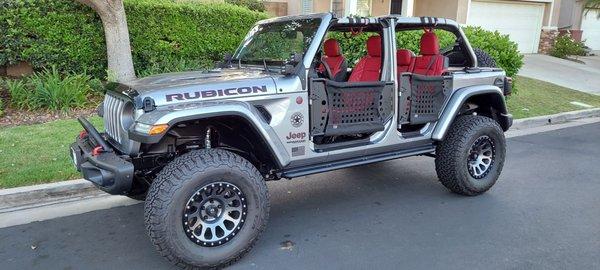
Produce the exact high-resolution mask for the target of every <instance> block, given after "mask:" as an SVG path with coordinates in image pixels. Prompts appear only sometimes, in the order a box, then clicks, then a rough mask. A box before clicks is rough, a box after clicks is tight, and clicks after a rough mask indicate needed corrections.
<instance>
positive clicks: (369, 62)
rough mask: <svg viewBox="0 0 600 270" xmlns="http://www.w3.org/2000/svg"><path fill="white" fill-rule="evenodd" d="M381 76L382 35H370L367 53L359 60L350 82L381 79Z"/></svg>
mask: <svg viewBox="0 0 600 270" xmlns="http://www.w3.org/2000/svg"><path fill="white" fill-rule="evenodd" d="M380 76H381V37H380V36H370V37H369V39H367V55H366V56H365V57H363V58H361V59H360V61H358V63H357V64H356V66H355V67H354V69H353V70H352V74H350V79H348V81H349V82H368V81H379V77H380Z"/></svg>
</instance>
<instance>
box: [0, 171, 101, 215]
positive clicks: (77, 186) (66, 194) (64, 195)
mask: <svg viewBox="0 0 600 270" xmlns="http://www.w3.org/2000/svg"><path fill="white" fill-rule="evenodd" d="M101 195H103V192H102V191H100V190H99V189H97V188H96V187H95V186H94V185H93V184H92V183H90V182H89V181H86V180H83V179H79V180H69V181H62V182H57V183H51V184H42V185H34V186H26V187H18V188H10V189H1V190H0V213H3V212H7V211H14V210H18V209H25V208H29V207H32V206H34V205H35V206H39V205H47V204H52V203H55V202H58V201H65V200H73V199H78V198H85V197H93V196H101Z"/></svg>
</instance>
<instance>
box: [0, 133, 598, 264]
mask: <svg viewBox="0 0 600 270" xmlns="http://www.w3.org/2000/svg"><path fill="white" fill-rule="evenodd" d="M269 189H270V194H271V217H270V221H269V225H268V227H267V230H266V231H265V233H264V235H263V237H262V238H261V240H260V241H259V242H258V243H257V245H256V246H255V248H254V249H253V251H252V252H250V253H249V254H248V255H247V256H246V257H244V258H243V259H242V260H241V261H239V262H238V263H236V264H235V265H234V266H233V267H231V268H232V269H324V268H326V269H600V256H599V255H600V123H596V124H589V125H583V126H578V127H572V128H566V129H560V130H554V131H550V132H545V133H539V134H535V135H528V136H522V137H514V138H510V139H508V156H507V162H506V165H505V167H504V171H503V172H502V176H501V177H500V180H499V181H498V183H497V184H496V185H495V186H494V187H493V188H492V189H491V190H490V191H489V192H488V193H486V194H484V195H481V196H478V197H462V196H458V195H454V194H452V193H450V192H448V191H447V190H446V189H445V188H444V187H443V186H442V185H441V184H439V183H438V182H437V178H436V175H435V170H434V164H433V159H432V158H428V157H413V158H407V159H402V160H395V161H389V162H383V163H379V164H372V165H367V166H362V167H356V168H350V169H345V170H340V171H335V172H330V173H324V174H320V175H315V176H310V177H302V178H298V179H294V180H291V181H286V180H282V181H278V182H270V183H269ZM0 269H174V267H172V266H171V265H170V264H169V263H168V262H167V261H166V260H164V259H163V258H162V257H160V255H159V254H158V253H157V252H156V251H155V249H154V247H153V246H152V245H151V243H150V241H149V240H148V238H147V237H146V232H145V229H144V224H143V205H142V204H136V205H132V206H126V207H118V208H112V209H107V210H100V211H94V212H89V213H85V214H80V215H75V216H68V217H62V218H56V219H52V220H47V221H42V222H35V223H31V224H27V225H19V226H13V227H8V228H3V229H0Z"/></svg>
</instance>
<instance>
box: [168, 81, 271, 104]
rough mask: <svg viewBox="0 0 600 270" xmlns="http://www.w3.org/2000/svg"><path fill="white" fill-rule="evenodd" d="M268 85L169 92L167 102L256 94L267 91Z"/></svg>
mask: <svg viewBox="0 0 600 270" xmlns="http://www.w3.org/2000/svg"><path fill="white" fill-rule="evenodd" d="M266 92H267V86H266V85H262V86H252V87H250V86H246V87H237V88H235V87H234V88H225V89H217V90H202V91H195V92H186V93H176V94H168V95H166V96H165V98H166V100H167V102H172V101H174V100H179V101H183V100H193V99H199V98H211V97H222V96H237V95H246V94H256V93H266Z"/></svg>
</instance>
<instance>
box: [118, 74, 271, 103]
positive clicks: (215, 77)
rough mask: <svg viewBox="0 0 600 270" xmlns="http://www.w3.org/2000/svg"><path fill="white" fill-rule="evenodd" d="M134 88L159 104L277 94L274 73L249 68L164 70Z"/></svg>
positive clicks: (132, 85)
mask: <svg viewBox="0 0 600 270" xmlns="http://www.w3.org/2000/svg"><path fill="white" fill-rule="evenodd" d="M130 88H131V89H135V90H136V91H137V92H138V93H139V96H138V99H140V100H144V99H146V98H151V99H152V100H153V101H154V102H155V106H157V107H160V106H163V105H172V104H178V103H187V102H198V101H202V100H217V99H237V98H247V97H252V96H260V95H272V94H277V87H276V85H275V80H274V78H273V77H272V74H265V73H262V72H254V71H245V70H224V71H220V72H208V73H206V72H185V73H173V74H163V75H159V76H153V77H147V78H143V79H140V80H137V81H135V82H133V83H131V85H130Z"/></svg>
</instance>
